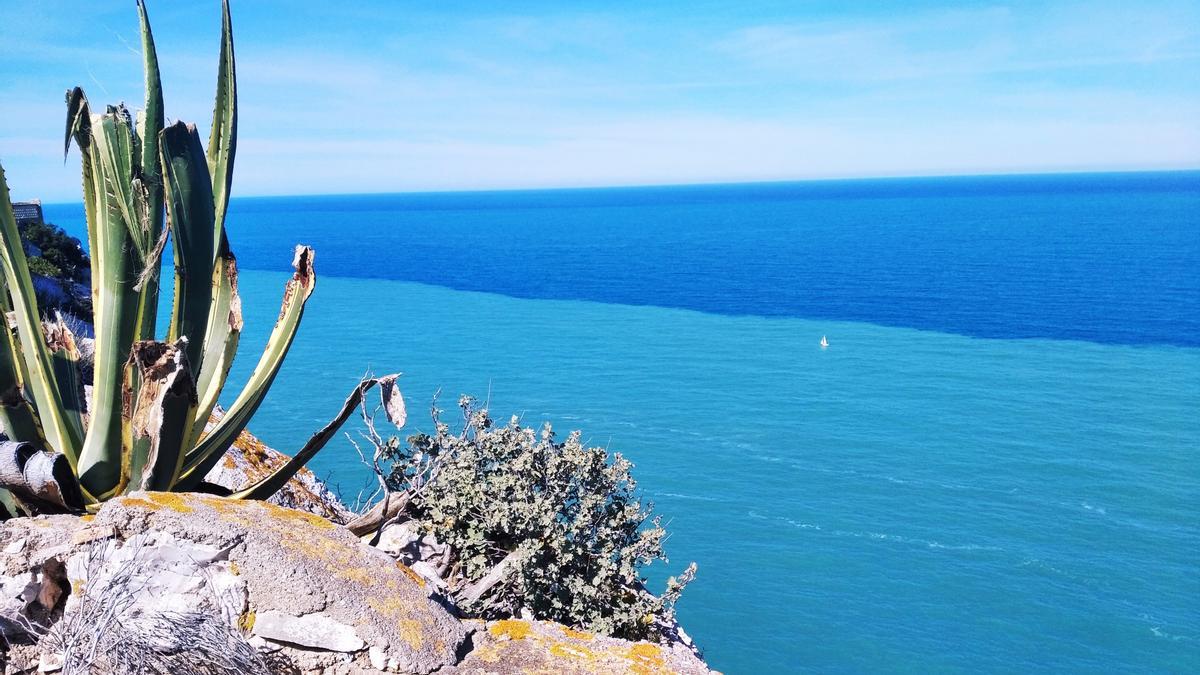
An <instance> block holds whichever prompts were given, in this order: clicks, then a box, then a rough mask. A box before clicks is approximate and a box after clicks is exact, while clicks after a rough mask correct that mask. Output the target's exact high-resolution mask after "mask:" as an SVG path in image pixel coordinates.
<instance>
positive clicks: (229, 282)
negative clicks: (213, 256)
mask: <svg viewBox="0 0 1200 675" xmlns="http://www.w3.org/2000/svg"><path fill="white" fill-rule="evenodd" d="M237 284H238V270H237V259H236V258H234V256H233V253H232V252H231V251H230V250H229V241H228V240H226V239H225V238H224V237H222V239H221V248H220V249H219V250H218V253H217V264H216V266H215V267H214V268H213V291H214V293H215V295H214V296H213V304H212V307H211V309H210V310H209V313H208V328H207V329H206V330H205V335H206V339H205V348H204V362H203V365H202V366H201V368H200V374H199V377H198V378H197V382H196V389H197V391H198V392H199V398H200V405H199V407H198V408H197V409H196V419H195V422H194V423H193V425H192V431H191V436H190V438H189V440H188V442H187V443H185V447H187V448H189V449H190V448H193V447H195V445H196V443H197V442H198V441H199V440H200V436H201V435H202V434H203V433H204V427H205V425H206V424H207V423H208V418H209V416H210V415H211V414H212V411H213V408H214V407H215V406H216V405H217V398H218V397H219V396H220V395H221V390H222V389H223V388H224V386H225V378H226V377H228V376H229V368H230V366H232V365H233V357H234V355H236V354H237V348H238V341H239V338H240V336H241V333H242V301H241V298H240V297H239V296H238V288H237Z"/></svg>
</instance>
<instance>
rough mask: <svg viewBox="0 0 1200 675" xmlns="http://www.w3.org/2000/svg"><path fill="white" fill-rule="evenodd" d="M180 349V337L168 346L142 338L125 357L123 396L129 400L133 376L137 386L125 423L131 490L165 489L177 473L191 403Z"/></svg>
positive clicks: (193, 395) (182, 343) (193, 396)
mask: <svg viewBox="0 0 1200 675" xmlns="http://www.w3.org/2000/svg"><path fill="white" fill-rule="evenodd" d="M186 347H187V340H186V339H184V338H181V339H179V340H177V341H175V342H174V343H166V342H156V341H150V340H145V341H140V342H136V343H134V345H133V349H132V351H131V353H130V355H129V362H130V367H129V369H127V373H126V379H125V387H126V396H127V397H129V398H132V397H133V383H134V379H135V378H134V375H135V374H136V379H137V381H138V382H140V386H139V387H138V390H137V401H136V402H135V403H133V410H132V411H131V414H130V415H129V422H128V424H129V434H130V437H131V439H132V441H133V452H132V453H131V458H130V465H129V477H130V481H129V487H130V489H132V490H170V489H171V488H172V487H173V486H174V484H175V482H176V481H177V480H178V479H179V474H180V472H181V471H182V470H183V455H184V447H183V441H184V439H185V437H186V433H185V431H186V430H187V429H188V428H190V426H191V421H192V416H193V415H194V414H195V409H196V404H197V400H196V385H195V383H194V382H193V381H192V373H191V368H190V367H189V366H188V361H187V354H186ZM127 400H128V399H127Z"/></svg>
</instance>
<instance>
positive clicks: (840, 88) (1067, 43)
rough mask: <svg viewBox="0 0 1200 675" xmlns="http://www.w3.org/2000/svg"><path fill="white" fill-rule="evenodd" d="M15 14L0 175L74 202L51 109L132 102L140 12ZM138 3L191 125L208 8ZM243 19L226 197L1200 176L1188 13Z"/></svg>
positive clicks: (467, 9) (1192, 18)
mask: <svg viewBox="0 0 1200 675" xmlns="http://www.w3.org/2000/svg"><path fill="white" fill-rule="evenodd" d="M5 4H6V7H5V8H4V19H5V20H4V22H3V23H0V45H3V46H2V47H0V50H2V51H0V55H2V57H3V58H2V59H0V161H3V163H4V167H5V169H6V170H7V173H8V177H9V183H10V185H11V186H12V188H13V192H14V196H15V197H18V198H24V197H35V196H39V197H42V198H43V199H47V200H51V201H59V200H77V199H78V169H77V165H76V164H75V161H74V157H73V158H72V161H70V162H68V164H67V165H66V166H65V167H64V165H63V162H62V158H61V147H62V146H61V135H62V125H63V117H64V106H63V103H62V94H63V91H64V90H65V89H66V88H68V87H69V86H72V85H75V84H79V85H82V86H83V87H84V88H85V90H86V91H87V92H88V95H89V97H90V99H91V100H92V103H93V105H94V106H95V105H97V104H102V103H105V102H116V101H120V100H124V101H127V102H130V103H131V104H133V105H135V106H137V105H139V102H140V101H141V98H142V93H141V74H140V57H139V56H138V52H137V45H138V39H137V19H136V14H135V12H134V3H133V1H132V0H94V1H92V2H87V3H80V2H76V1H73V0H37V1H36V2H34V1H32V0H29V1H24V2H19V3H5ZM13 5H15V6H13ZM149 5H150V15H151V21H152V23H153V26H154V30H155V37H156V39H157V42H158V50H159V58H160V60H161V62H162V66H163V73H164V80H165V89H166V102H167V114H168V116H169V117H170V118H172V119H175V118H178V119H184V120H189V121H196V122H197V123H198V124H199V125H200V127H201V129H202V132H203V131H204V130H205V129H206V127H207V125H208V118H209V117H210V115H211V105H212V104H211V96H212V90H213V86H214V76H215V70H216V54H217V46H218V32H219V25H220V18H219V3H218V2H217V1H216V0H202V1H198V2H168V1H167V0H149ZM233 15H234V26H235V39H236V42H237V55H238V71H239V88H240V96H241V98H240V100H241V114H240V123H241V126H240V132H239V141H240V143H239V148H238V162H237V171H236V178H235V194H240V195H265V194H312V193H346V192H385V191H408V190H446V189H492V188H520V187H558V186H564V187H565V186H591V185H629V184H656V183H691V182H714V181H717V182H724V181H756V180H787V179H806V178H829V177H857V176H893V175H926V174H957V173H1008V172H1030V171H1032V172H1041V171H1079V170H1143V169H1172V168H1195V167H1197V166H1200V2H1195V1H1193V2H1154V1H1147V2H1138V3H1132V2H1055V1H1049V2H1037V3H1034V2H1028V3H1026V2H1010V3H969V2H922V1H919V0H918V1H908V2H899V1H897V2H804V1H802V0H793V1H790V2H771V1H760V0H737V1H730V2H708V1H706V0H687V1H682V2H676V1H670V2H653V3H651V2H620V1H616V0H613V1H609V2H587V1H581V0H574V1H572V2H544V3H534V2H504V3H497V2H489V3H483V2H458V3H444V2H442V3H435V2H399V1H381V2H370V1H362V2H355V1H353V0H348V1H343V2H329V1H328V0H234V3H233ZM205 133H206V132H205Z"/></svg>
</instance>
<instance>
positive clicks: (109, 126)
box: [92, 105, 145, 250]
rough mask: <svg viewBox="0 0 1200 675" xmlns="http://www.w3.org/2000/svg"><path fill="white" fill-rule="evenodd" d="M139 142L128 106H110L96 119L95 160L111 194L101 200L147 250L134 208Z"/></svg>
mask: <svg viewBox="0 0 1200 675" xmlns="http://www.w3.org/2000/svg"><path fill="white" fill-rule="evenodd" d="M135 139H136V137H135V136H134V134H133V123H132V122H131V121H130V117H129V110H127V109H126V108H125V106H123V105H118V106H109V107H108V112H106V113H104V114H103V115H92V148H93V152H94V156H93V158H92V159H93V161H95V162H96V164H97V165H98V168H99V169H100V175H102V176H103V177H104V179H105V180H104V189H105V191H106V193H107V194H104V195H101V196H100V198H101V200H102V201H103V202H104V203H105V204H106V205H107V206H108V208H115V209H116V211H117V213H118V214H119V215H120V217H121V221H122V222H123V224H124V225H125V227H126V228H127V229H128V230H129V236H130V239H131V240H132V241H133V243H134V244H135V245H137V247H138V249H139V250H143V249H144V248H145V247H144V246H143V242H142V241H141V239H142V231H141V230H142V228H141V222H140V219H139V218H138V216H137V213H136V211H135V209H134V206H133V203H134V197H133V194H134V186H133V178H134V172H133V158H134V149H135V148H134V146H135Z"/></svg>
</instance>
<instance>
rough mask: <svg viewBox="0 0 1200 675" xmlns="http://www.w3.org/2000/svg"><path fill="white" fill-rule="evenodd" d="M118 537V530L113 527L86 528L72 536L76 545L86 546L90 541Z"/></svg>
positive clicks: (96, 526) (72, 540) (97, 526)
mask: <svg viewBox="0 0 1200 675" xmlns="http://www.w3.org/2000/svg"><path fill="white" fill-rule="evenodd" d="M115 536H117V528H115V527H113V526H112V525H95V526H93V527H85V528H83V529H81V530H76V531H75V533H74V534H72V535H71V542H72V543H74V544H86V543H88V542H89V541H96V540H97V539H110V538H112V537H115Z"/></svg>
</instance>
